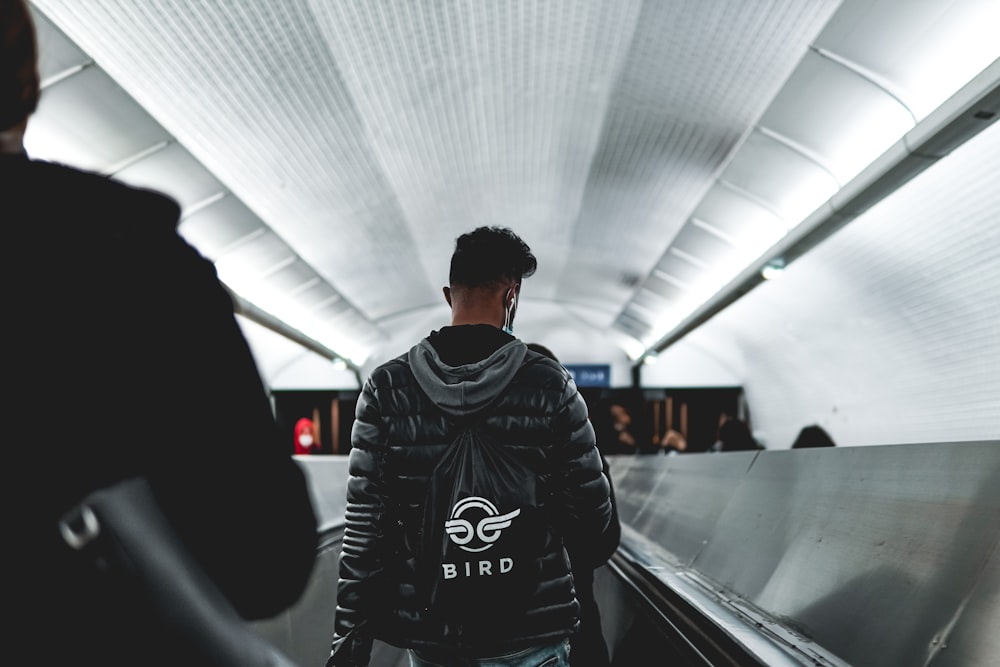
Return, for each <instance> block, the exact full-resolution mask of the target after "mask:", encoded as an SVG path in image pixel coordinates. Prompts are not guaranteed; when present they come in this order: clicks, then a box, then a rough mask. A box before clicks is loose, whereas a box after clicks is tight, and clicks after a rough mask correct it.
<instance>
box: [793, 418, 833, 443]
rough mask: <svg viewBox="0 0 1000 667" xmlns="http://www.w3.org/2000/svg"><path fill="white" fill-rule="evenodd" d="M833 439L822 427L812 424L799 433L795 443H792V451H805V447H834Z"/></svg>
mask: <svg viewBox="0 0 1000 667" xmlns="http://www.w3.org/2000/svg"><path fill="white" fill-rule="evenodd" d="M833 446H834V442H833V438H831V437H830V434H829V433H827V432H826V431H825V430H823V427H822V426H819V425H818V424H810V425H809V426H805V427H803V428H802V430H801V431H799V434H798V436H796V438H795V442H793V443H792V449H803V448H805V447H833Z"/></svg>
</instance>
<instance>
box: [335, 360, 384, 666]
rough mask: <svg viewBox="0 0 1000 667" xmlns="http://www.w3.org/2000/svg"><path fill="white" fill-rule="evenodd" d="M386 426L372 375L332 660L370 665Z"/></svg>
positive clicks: (355, 454)
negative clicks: (370, 623)
mask: <svg viewBox="0 0 1000 667" xmlns="http://www.w3.org/2000/svg"><path fill="white" fill-rule="evenodd" d="M386 430H387V429H386V426H385V424H384V423H383V421H382V417H381V413H380V407H379V400H378V391H377V389H376V387H375V383H374V382H373V380H372V378H369V379H368V381H367V382H366V383H365V386H364V389H363V390H362V392H361V395H360V396H359V397H358V405H357V412H356V415H355V421H354V426H353V429H352V431H351V452H350V455H349V458H348V475H349V479H348V483H347V506H346V510H345V527H344V541H343V546H342V548H341V553H340V571H339V581H338V585H337V610H336V614H335V616H334V637H333V644H332V647H331V651H330V658H329V660H328V661H327V663H326V664H327V666H328V667H333V666H334V665H352V666H353V665H367V664H368V662H369V660H370V657H371V650H372V635H371V634H370V633H369V632H367V630H366V626H367V624H368V623H369V621H370V619H371V615H372V609H371V606H372V605H373V604H378V600H379V595H378V594H377V593H375V592H374V590H375V588H376V587H377V586H378V585H379V578H380V575H381V574H382V572H383V571H384V569H385V565H386V558H385V556H384V555H383V552H384V551H385V548H384V546H383V545H384V543H385V539H384V537H385V532H386V531H385V526H384V524H385V522H386V521H387V520H388V519H387V517H386V507H388V506H389V504H388V499H387V497H386V493H385V490H386V486H385V484H384V480H383V463H384V456H385V451H386V449H385V442H386V436H387V433H386Z"/></svg>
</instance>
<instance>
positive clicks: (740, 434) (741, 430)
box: [708, 414, 762, 452]
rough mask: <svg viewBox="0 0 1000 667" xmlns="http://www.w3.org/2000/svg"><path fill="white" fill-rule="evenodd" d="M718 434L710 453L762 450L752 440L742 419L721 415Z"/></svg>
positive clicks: (748, 429)
mask: <svg viewBox="0 0 1000 667" xmlns="http://www.w3.org/2000/svg"><path fill="white" fill-rule="evenodd" d="M720 421H721V424H720V425H719V434H718V437H717V438H716V440H715V443H714V444H713V445H712V446H711V447H710V448H709V450H708V451H710V452H739V451H753V450H757V449H762V447H761V446H760V445H759V444H758V443H757V441H756V440H754V437H753V434H752V433H751V432H750V427H749V426H747V423H746V422H745V421H743V420H742V419H737V418H736V417H732V416H730V415H725V414H724V415H722V417H721V419H720Z"/></svg>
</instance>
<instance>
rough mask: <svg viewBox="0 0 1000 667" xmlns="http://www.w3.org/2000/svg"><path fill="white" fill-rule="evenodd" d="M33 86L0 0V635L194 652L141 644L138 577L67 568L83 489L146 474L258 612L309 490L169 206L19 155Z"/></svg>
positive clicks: (290, 545)
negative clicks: (42, 444)
mask: <svg viewBox="0 0 1000 667" xmlns="http://www.w3.org/2000/svg"><path fill="white" fill-rule="evenodd" d="M39 94H40V86H39V74H38V53H37V46H36V39H35V30H34V24H33V22H32V18H31V13H30V10H29V7H28V4H27V3H26V2H25V1H23V0H3V1H2V2H0V184H2V187H3V199H2V202H0V205H2V207H3V212H2V220H3V223H4V224H3V227H4V234H5V236H4V243H5V248H6V250H7V253H6V257H5V261H4V262H3V280H2V284H3V302H4V307H5V310H6V316H7V318H8V322H10V323H11V326H9V327H5V333H4V335H5V341H4V342H5V345H4V363H3V367H4V381H5V384H6V385H7V386H8V387H11V388H13V393H12V394H9V395H8V398H7V399H6V401H5V407H4V410H5V412H4V417H5V419H4V420H3V423H4V428H5V431H4V434H5V438H4V439H5V441H7V442H9V443H11V444H12V446H11V447H10V449H11V450H12V452H13V456H14V460H13V461H8V462H7V466H8V468H7V470H8V471H10V472H12V473H13V474H14V475H15V476H16V481H15V482H14V485H13V486H8V489H9V490H10V491H11V493H10V495H9V496H8V498H11V499H12V500H14V501H15V503H16V506H17V509H16V511H12V512H9V513H8V516H9V517H10V518H11V519H12V523H13V530H12V531H10V530H8V532H7V533H6V535H5V540H6V544H7V545H9V546H10V547H12V549H10V551H11V552H12V556H13V559H14V563H13V564H11V565H9V566H8V567H9V568H10V569H9V570H8V571H9V572H10V573H13V574H14V575H15V579H16V581H14V582H13V584H12V585H11V586H8V587H6V588H5V593H10V592H13V599H10V598H8V599H9V601H10V604H11V605H12V608H13V609H16V613H15V614H14V615H13V617H12V618H13V621H11V622H10V623H12V625H9V626H8V628H7V630H8V637H9V641H7V642H6V650H7V651H8V652H9V654H10V655H12V656H15V655H16V656H20V657H19V658H16V660H17V661H21V662H25V663H29V664H61V663H73V664H81V665H102V666H103V667H112V666H115V665H145V666H152V665H179V664H201V663H200V662H198V659H197V658H195V657H194V656H191V655H190V654H186V653H184V652H181V651H180V650H179V648H178V646H175V645H165V644H169V642H163V641H160V639H161V636H160V634H159V632H158V631H159V630H162V629H163V627H162V626H157V625H155V624H153V623H146V622H144V620H145V619H148V618H149V616H147V615H146V612H147V610H146V609H145V608H144V605H143V601H142V599H141V596H140V595H138V591H136V593H137V595H136V597H135V600H134V602H135V603H134V604H128V605H125V604H124V603H122V604H119V605H116V604H111V603H109V602H108V601H107V600H106V599H105V597H104V596H103V595H102V593H103V592H104V591H102V590H94V588H93V587H92V586H91V582H90V581H89V580H88V579H87V578H86V577H84V576H79V575H80V571H79V569H78V567H79V563H78V561H77V555H76V552H75V551H74V550H73V549H72V548H70V545H69V543H68V541H67V540H65V539H64V538H63V537H62V535H61V534H60V530H59V521H60V519H61V518H62V517H63V516H64V515H65V514H66V513H67V512H68V511H69V510H70V509H71V508H73V507H74V506H76V505H77V504H78V503H79V502H80V501H82V500H83V499H84V498H85V496H87V495H88V494H89V493H91V492H93V491H96V490H98V489H103V488H106V487H109V486H111V485H114V484H117V483H118V482H122V481H125V480H128V479H132V478H136V477H142V478H145V479H147V480H148V481H149V484H150V486H151V487H152V491H153V492H154V494H155V496H156V500H157V502H158V503H159V505H160V507H161V508H162V510H163V513H164V514H165V515H166V517H167V519H168V520H169V522H170V525H171V526H172V528H173V529H174V530H175V531H176V532H177V533H178V535H179V537H180V539H181V540H182V541H183V542H184V544H185V546H186V547H187V548H188V550H189V552H190V555H191V556H192V557H193V559H194V560H195V561H196V562H197V564H198V565H199V566H200V568H201V569H202V570H204V572H205V573H206V574H207V575H208V577H209V578H210V579H211V580H212V582H213V583H214V584H215V585H216V586H217V587H218V588H219V589H220V590H221V592H222V594H223V595H224V596H225V597H226V598H227V600H228V602H229V603H230V604H232V606H233V607H235V609H236V610H237V611H238V612H239V614H240V615H241V616H242V617H243V618H245V619H263V618H269V617H272V616H274V615H276V614H278V613H280V612H282V611H284V610H285V609H287V608H288V607H289V606H290V605H292V604H293V603H294V602H295V601H297V600H298V598H299V596H300V595H301V594H302V592H303V591H304V590H305V586H306V584H307V582H308V579H309V576H310V574H311V572H312V568H313V565H314V563H315V558H316V546H317V542H318V536H317V532H316V516H315V514H314V511H313V507H312V501H311V497H310V495H309V489H308V487H307V485H306V479H305V475H304V473H303V471H302V470H301V469H300V468H299V466H298V465H297V464H296V463H295V461H293V460H292V458H291V457H290V456H289V455H288V445H287V443H286V441H285V439H284V438H282V437H281V433H280V431H279V429H278V426H277V423H276V422H275V419H274V414H273V413H272V412H271V405H270V402H269V400H268V396H267V393H266V392H265V390H264V386H263V383H262V382H261V378H260V375H259V373H258V370H257V366H256V364H255V362H254V359H253V356H252V355H251V353H250V348H249V346H248V345H247V341H246V340H245V339H244V337H243V334H242V332H241V330H240V328H239V325H238V323H237V321H236V318H235V315H234V312H233V301H232V297H231V296H230V294H229V292H228V291H227V290H226V289H225V287H224V286H223V285H222V284H221V283H220V282H219V279H218V276H217V275H216V271H215V267H214V265H213V264H212V262H210V261H209V260H207V259H206V258H205V257H203V256H202V255H201V254H199V253H198V251H197V250H195V249H194V248H193V247H192V246H190V245H189V244H188V243H187V242H186V241H185V240H184V239H183V238H182V237H181V236H180V235H179V234H178V233H177V225H178V221H179V219H180V208H179V206H178V205H177V203H176V202H175V201H174V200H173V199H170V198H169V197H167V196H165V195H163V194H160V193H157V192H153V191H149V190H143V189H138V188H133V187H130V186H127V185H125V184H123V183H121V182H118V181H116V180H114V179H112V178H108V177H105V176H102V175H100V174H96V173H91V172H87V171H83V170H79V169H75V168H73V167H69V166H65V165H61V164H55V163H48V162H42V161H37V160H32V159H31V158H30V157H29V156H28V155H27V153H26V151H25V149H24V134H25V131H26V129H27V127H28V125H29V117H30V116H31V114H32V113H33V112H34V110H35V107H36V105H37V103H38V99H39ZM39 253H41V255H40V254H39ZM15 323H16V324H15ZM52 336H57V337H59V336H61V337H63V338H64V339H65V340H71V341H72V345H62V344H53V339H52ZM65 340H64V342H65ZM26 360H27V362H26ZM42 423H44V424H47V425H49V426H51V427H53V428H55V429H56V430H57V431H59V432H61V433H65V434H72V437H62V438H55V439H53V440H50V441H49V442H48V443H47V445H46V448H45V453H44V459H41V458H39V456H38V451H37V450H35V451H33V452H24V453H21V452H20V451H18V450H20V449H23V448H22V447H19V446H17V445H16V444H15V443H26V442H31V441H33V440H34V437H35V431H36V429H37V425H38V424H42ZM137 434H141V438H142V445H141V446H138V447H137V446H136V442H137ZM8 505H10V503H8ZM181 620H183V619H181Z"/></svg>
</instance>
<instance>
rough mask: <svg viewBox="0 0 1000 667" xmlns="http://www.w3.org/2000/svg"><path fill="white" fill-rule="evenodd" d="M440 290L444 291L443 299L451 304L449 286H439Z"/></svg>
mask: <svg viewBox="0 0 1000 667" xmlns="http://www.w3.org/2000/svg"><path fill="white" fill-rule="evenodd" d="M441 291H442V292H444V300H445V301H447V302H448V305H449V306H451V288H450V287H448V286H447V285H445V286H444V287H442V288H441Z"/></svg>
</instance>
